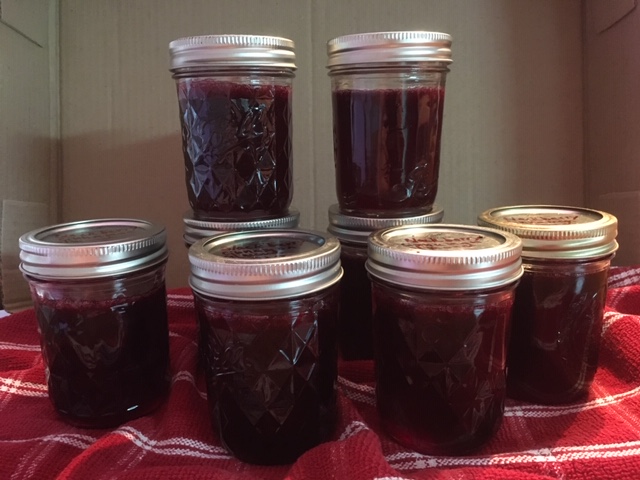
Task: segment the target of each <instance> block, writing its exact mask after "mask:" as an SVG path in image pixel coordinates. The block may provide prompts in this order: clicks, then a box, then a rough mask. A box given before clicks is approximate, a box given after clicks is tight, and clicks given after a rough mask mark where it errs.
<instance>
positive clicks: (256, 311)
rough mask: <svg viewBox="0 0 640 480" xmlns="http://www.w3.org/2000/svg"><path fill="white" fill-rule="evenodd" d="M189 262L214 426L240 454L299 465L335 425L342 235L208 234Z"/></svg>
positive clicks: (261, 461) (245, 458)
mask: <svg viewBox="0 0 640 480" xmlns="http://www.w3.org/2000/svg"><path fill="white" fill-rule="evenodd" d="M189 259H190V262H191V276H190V280H189V283H190V285H191V288H192V289H193V292H194V297H195V304H196V312H197V315H198V317H199V322H200V325H201V326H202V328H203V333H202V335H203V338H204V339H206V346H205V361H206V369H205V371H206V377H207V391H208V399H209V410H210V416H211V422H212V424H213V427H214V429H215V430H216V431H217V432H218V434H219V436H220V439H221V441H222V443H223V444H224V445H225V447H226V448H227V449H228V450H229V451H230V452H231V453H232V454H233V455H235V456H236V457H237V458H238V459H240V460H243V461H246V462H249V463H256V464H284V463H290V462H293V461H294V460H295V459H296V458H298V457H299V456H300V455H301V454H302V453H304V452H305V451H307V450H308V449H310V448H312V447H314V446H316V445H317V444H319V443H320V442H322V441H324V440H326V439H327V438H328V436H329V435H330V434H331V433H332V432H333V428H334V425H335V419H336V397H335V395H336V394H335V387H334V385H335V382H336V380H337V338H336V327H337V325H336V324H337V317H338V302H339V287H338V283H339V280H340V278H341V276H342V268H341V266H340V244H339V242H338V240H337V239H336V238H335V237H332V236H328V235H323V234H321V233H318V232H313V231H309V230H259V231H258V230H254V231H250V232H234V233H227V234H222V235H219V236H216V237H213V238H208V239H203V240H199V241H198V242H196V243H195V244H193V246H192V247H191V248H190V250H189Z"/></svg>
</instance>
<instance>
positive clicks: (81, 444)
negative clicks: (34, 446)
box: [0, 433, 98, 450]
mask: <svg viewBox="0 0 640 480" xmlns="http://www.w3.org/2000/svg"><path fill="white" fill-rule="evenodd" d="M97 440H98V438H97V437H91V436H89V435H80V434H77V433H57V434H55V435H45V436H42V437H33V438H21V439H17V440H4V439H0V445H2V444H15V443H31V442H44V443H48V442H52V443H62V444H65V445H69V446H71V447H75V448H77V449H80V450H85V449H87V448H89V447H90V446H91V445H92V444H93V443H94V442H96V441H97Z"/></svg>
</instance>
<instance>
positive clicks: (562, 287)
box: [478, 205, 618, 404]
mask: <svg viewBox="0 0 640 480" xmlns="http://www.w3.org/2000/svg"><path fill="white" fill-rule="evenodd" d="M478 222H479V223H480V224H482V225H490V226H493V227H495V228H499V229H502V230H505V231H508V232H511V233H514V234H516V235H518V236H519V237H520V238H522V242H523V252H522V259H523V266H524V275H523V278H522V281H521V282H520V285H519V286H518V289H517V293H516V301H515V307H514V314H513V323H512V325H513V328H512V333H511V343H510V347H509V359H508V366H509V377H508V379H507V388H508V390H507V392H508V395H509V396H511V397H514V398H518V399H522V400H526V401H530V402H535V403H546V404H562V403H569V402H572V401H575V400H578V399H580V398H583V397H585V396H586V395H587V394H588V393H589V389H590V386H591V383H592V382H593V378H594V376H595V373H596V370H597V366H598V352H599V348H600V336H601V334H602V319H603V316H604V307H605V301H606V296H607V277H608V272H609V266H610V263H611V258H612V257H613V255H614V253H615V251H616V250H617V248H618V243H617V242H616V240H615V238H616V235H617V224H618V222H617V219H616V218H615V217H614V216H613V215H610V214H608V213H606V212H600V211H597V210H591V209H586V208H577V207H565V206H550V205H523V206H512V207H500V208H494V209H490V210H487V211H485V212H483V213H482V214H480V216H479V218H478Z"/></svg>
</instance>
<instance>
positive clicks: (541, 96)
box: [311, 0, 584, 223]
mask: <svg viewBox="0 0 640 480" xmlns="http://www.w3.org/2000/svg"><path fill="white" fill-rule="evenodd" d="M312 21H313V23H312V29H311V32H312V47H313V57H314V61H313V72H314V77H313V79H314V85H313V95H314V109H313V112H314V119H315V126H314V132H315V133H316V134H317V139H316V142H315V148H314V158H315V161H316V175H315V181H316V185H317V187H316V196H315V208H316V221H319V220H320V219H321V218H322V216H323V215H324V216H325V217H324V218H326V209H327V206H328V204H330V203H331V202H332V201H334V193H333V192H332V191H331V190H330V189H329V187H328V185H330V183H331V182H332V181H333V162H332V155H333V152H332V144H331V121H330V111H331V104H330V92H329V88H330V87H329V80H328V79H327V76H326V70H325V68H324V65H325V63H326V50H325V44H326V41H327V40H329V39H330V38H333V37H335V36H338V35H343V34H348V33H358V32H367V31H385V30H435V31H444V32H447V33H450V34H451V35H452V36H453V47H452V50H453V64H452V65H451V72H450V74H449V75H448V79H447V88H446V98H445V109H444V110H445V113H444V124H443V139H442V151H441V168H440V184H439V190H438V197H437V199H436V202H437V203H438V204H440V205H441V206H442V207H443V208H444V210H445V221H448V222H461V223H475V218H476V216H477V214H478V213H479V212H481V211H482V210H484V209H486V208H490V207H493V206H499V205H507V204H517V203H560V204H578V205H580V204H582V203H583V201H584V198H583V169H582V154H583V149H582V144H583V136H582V81H581V72H582V61H581V58H582V44H581V2H580V1H579V0H571V1H562V2H558V1H554V0H544V1H536V2H513V1H494V0H480V1H473V2H469V1H467V0H449V1H446V2H442V1H437V0H407V1H402V2H388V1H382V0H378V1H373V2H365V1H355V2H343V1H341V0H325V1H322V2H317V1H314V2H312ZM320 139H322V140H320ZM320 185H322V188H320Z"/></svg>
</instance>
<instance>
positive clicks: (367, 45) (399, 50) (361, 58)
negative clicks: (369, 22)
mask: <svg viewBox="0 0 640 480" xmlns="http://www.w3.org/2000/svg"><path fill="white" fill-rule="evenodd" d="M451 44H452V38H451V35H449V34H447V33H442V32H430V31H422V30H416V31H387V32H368V33H355V34H349V35H343V36H340V37H336V38H333V39H331V40H329V41H328V42H327V56H328V60H327V68H329V69H330V70H331V69H336V68H344V67H348V66H351V65H353V64H378V65H385V64H386V65H389V64H398V63H415V62H427V63H433V62H437V63H441V64H443V68H444V69H446V65H448V64H450V63H451V62H452V59H451Z"/></svg>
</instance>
